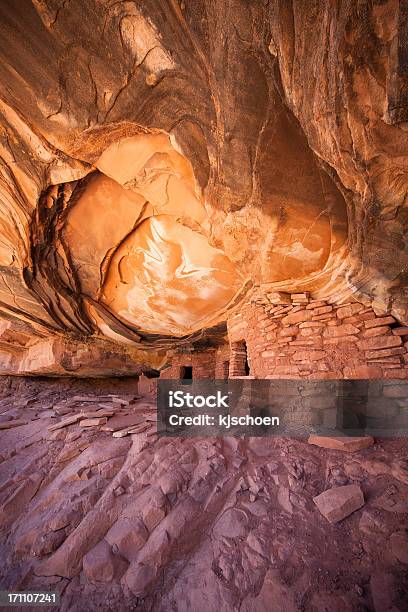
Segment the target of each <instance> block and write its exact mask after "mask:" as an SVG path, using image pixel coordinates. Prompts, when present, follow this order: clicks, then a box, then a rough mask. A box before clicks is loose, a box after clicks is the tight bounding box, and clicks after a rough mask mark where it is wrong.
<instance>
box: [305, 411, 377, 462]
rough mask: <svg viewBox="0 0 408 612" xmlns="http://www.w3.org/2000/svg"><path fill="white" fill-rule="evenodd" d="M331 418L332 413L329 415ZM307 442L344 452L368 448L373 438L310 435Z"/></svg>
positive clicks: (372, 442)
mask: <svg viewBox="0 0 408 612" xmlns="http://www.w3.org/2000/svg"><path fill="white" fill-rule="evenodd" d="M331 417H332V419H333V415H331ZM308 442H309V444H313V445H314V446H320V447H321V448H328V449H331V450H339V451H343V452H346V453H354V452H356V451H360V450H363V449H364V448H369V447H370V446H372V445H373V444H374V439H373V438H372V437H371V436H364V437H359V438H357V437H355V438H354V437H349V436H347V437H346V436H345V437H331V436H316V435H311V436H309V439H308Z"/></svg>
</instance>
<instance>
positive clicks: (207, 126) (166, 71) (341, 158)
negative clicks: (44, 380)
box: [0, 0, 408, 367]
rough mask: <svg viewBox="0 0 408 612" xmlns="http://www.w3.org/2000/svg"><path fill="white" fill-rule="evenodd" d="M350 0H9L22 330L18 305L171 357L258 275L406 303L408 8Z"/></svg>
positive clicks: (37, 330)
mask: <svg viewBox="0 0 408 612" xmlns="http://www.w3.org/2000/svg"><path fill="white" fill-rule="evenodd" d="M338 4H339V7H336V5H333V4H327V3H324V2H317V3H315V4H314V5H313V10H312V9H310V7H308V6H306V4H305V6H300V5H299V6H298V5H296V7H292V6H289V5H287V4H286V3H285V2H281V1H280V0H273V2H271V3H269V5H268V6H266V5H265V3H264V2H261V1H259V2H258V1H256V2H253V3H251V8H250V10H249V11H248V10H247V8H248V7H243V6H242V5H241V4H240V3H239V2H236V1H235V0H231V1H229V2H218V1H217V2H215V3H212V4H211V6H209V5H208V3H207V2H206V1H205V0H202V2H198V3H194V6H193V5H192V6H189V5H188V3H185V5H184V3H183V4H182V6H181V5H180V7H179V6H178V4H177V3H171V5H169V6H167V5H166V6H165V7H162V8H161V9H160V10H159V9H158V8H157V7H156V8H155V7H153V6H148V5H143V6H140V7H139V6H136V5H134V4H132V3H128V2H119V3H116V4H114V5H112V6H110V7H107V6H105V5H103V4H101V3H99V2H96V1H94V0H91V2H86V3H85V2H82V1H81V0H78V2H77V3H76V4H75V6H74V5H73V4H72V3H66V4H64V6H63V7H62V8H60V9H57V8H56V7H55V6H54V3H53V2H48V1H46V0H36V1H35V2H33V3H32V4H31V3H30V4H29V6H24V7H23V6H21V4H20V3H12V2H3V3H2V5H1V7H0V13H1V19H0V30H1V36H0V53H1V55H2V65H1V67H0V83H1V85H0V115H1V122H2V133H1V135H2V137H1V140H0V153H1V160H0V165H1V180H0V202H1V206H0V235H1V242H0V311H1V312H0V314H1V316H2V317H3V318H5V319H8V320H10V321H12V322H13V323H12V325H13V326H14V327H13V328H12V329H13V330H14V331H15V333H16V335H15V337H14V338H15V339H12V341H11V342H8V344H9V345H11V346H6V347H5V348H6V349H7V351H14V352H15V351H18V350H20V349H19V348H18V333H19V330H18V329H17V328H18V326H19V325H21V324H23V325H25V326H26V327H25V329H26V332H27V333H28V338H29V343H30V344H35V343H37V342H39V341H40V340H41V339H43V338H44V337H46V336H49V335H51V336H54V335H60V334H63V335H65V336H67V335H69V336H70V338H71V339H74V340H76V341H78V340H79V338H80V341H81V342H84V341H85V342H87V341H89V340H90V339H92V342H95V343H99V345H100V348H101V350H102V351H104V350H106V347H107V346H110V344H109V343H112V342H113V343H115V344H116V345H117V346H118V349H117V350H119V351H120V350H125V348H126V350H127V348H129V347H130V348H132V347H133V348H134V349H137V350H141V351H143V350H144V349H145V348H146V347H147V348H149V351H150V353H149V355H151V356H152V359H151V360H150V361H151V367H156V365H157V362H158V361H160V359H159V353H158V352H157V351H159V349H160V350H161V349H164V348H168V347H169V346H170V345H171V344H172V343H173V344H174V343H176V344H177V343H178V342H180V341H183V342H184V341H187V339H191V340H192V341H193V340H194V339H195V338H198V337H200V336H202V335H204V337H207V338H210V337H211V335H212V334H213V333H218V331H216V332H214V330H218V329H219V326H220V325H221V326H222V325H225V322H226V320H227V319H228V316H229V313H230V312H232V311H234V309H235V307H236V306H239V304H241V300H243V299H244V298H246V297H247V296H248V293H249V291H252V289H253V288H254V287H255V288H257V289H258V290H259V289H260V290H261V291H262V290H264V291H265V292H279V291H280V292H282V291H283V292H289V293H292V294H294V295H298V296H300V297H299V299H300V303H301V302H302V298H301V295H302V292H304V291H306V292H311V293H312V295H313V298H314V299H317V300H325V299H329V298H330V300H331V301H336V300H337V301H338V303H342V302H345V301H346V300H350V298H351V296H353V299H356V300H359V301H361V302H363V303H364V304H372V305H373V307H374V308H375V309H377V310H379V311H382V312H384V313H385V312H387V313H388V312H390V313H392V314H393V315H394V316H395V317H396V319H397V320H398V321H401V322H402V323H405V322H407V321H408V308H407V300H406V292H405V276H404V274H405V272H404V270H405V269H406V267H407V264H408V260H407V249H406V244H405V238H404V236H405V233H406V225H407V219H406V214H405V204H406V202H405V199H406V198H405V196H406V191H407V185H408V182H407V178H406V177H407V159H408V155H407V153H408V151H407V139H406V130H405V122H406V119H407V111H406V106H407V105H406V102H407V100H406V95H405V93H404V92H406V72H404V66H405V63H404V62H405V59H404V57H405V55H404V53H405V49H406V47H405V46H404V44H405V43H404V23H405V21H404V19H405V17H404V15H405V13H404V11H405V10H406V9H404V8H402V7H401V6H400V4H401V3H398V2H397V0H388V1H387V2H385V3H382V4H381V5H377V4H376V5H371V4H368V3H367V5H364V10H363V9H362V11H363V13H364V19H363V21H364V24H365V26H364V28H362V27H361V21H362V19H361V15H360V13H358V14H357V13H356V12H355V11H354V9H353V8H352V7H351V6H349V7H347V8H346V7H344V6H342V7H340V3H338ZM221 31H222V36H221V34H220V33H221ZM295 32H296V33H297V38H296V44H295ZM225 41H227V43H228V44H226V42H225ZM210 42H211V44H210ZM353 299H351V300H350V301H353ZM322 308H323V309H324V308H325V307H322ZM361 308H362V307H361ZM359 310H360V306H356V310H355V309H353V308H350V307H347V308H345V311H344V317H345V319H348V318H353V317H355V316H359V315H358V311H359ZM307 312H309V311H307ZM326 314H327V312H326V311H324V310H322V312H321V313H318V314H316V313H315V316H316V317H317V318H315V319H314V320H313V322H314V321H316V322H318V321H320V320H324V318H325V316H326ZM362 316H363V315H362ZM290 317H292V323H293V324H297V323H299V322H307V321H308V320H309V319H308V317H309V315H308V314H305V313H293V314H291V315H290ZM304 317H306V318H304ZM318 317H321V318H320V319H319V318H318ZM354 322H355V321H354V320H346V321H345V324H349V325H351V324H353V323H354ZM367 328H368V329H370V326H369V325H368V326H367ZM333 333H334V332H333ZM365 342H366V343H367V346H371V344H373V345H375V346H377V341H376V340H375V333H373V335H372V340H371V338H370V337H369V335H367V339H366V340H365ZM396 343H397V340H395V341H393V340H391V339H390V340H387V342H386V344H385V345H384V349H388V348H390V347H395V346H396ZM16 347H17V348H16ZM123 347H125V348H123ZM153 348H154V349H156V352H155V351H152V349H153ZM13 355H14V353H13ZM8 359H11V357H9V358H8ZM13 360H14V361H13V363H17V362H18V361H19V360H18V358H17V357H13ZM148 361H149V359H148ZM20 362H21V359H20ZM10 367H11V366H10ZM13 367H14V366H13Z"/></svg>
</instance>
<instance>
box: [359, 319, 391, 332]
mask: <svg viewBox="0 0 408 612" xmlns="http://www.w3.org/2000/svg"><path fill="white" fill-rule="evenodd" d="M393 323H396V321H395V319H394V317H376V318H375V319H372V320H371V321H365V323H364V326H365V327H366V328H367V329H370V328H371V327H381V326H382V325H392V324H393Z"/></svg>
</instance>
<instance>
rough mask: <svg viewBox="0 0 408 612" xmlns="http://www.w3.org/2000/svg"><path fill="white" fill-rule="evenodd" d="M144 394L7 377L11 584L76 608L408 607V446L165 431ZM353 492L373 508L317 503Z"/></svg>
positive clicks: (0, 512)
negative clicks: (329, 509) (324, 509)
mask: <svg viewBox="0 0 408 612" xmlns="http://www.w3.org/2000/svg"><path fill="white" fill-rule="evenodd" d="M135 390H136V383H135V382H134V380H132V379H127V380H123V381H119V380H98V381H86V380H83V381H73V380H66V381H64V382H61V380H57V379H55V380H50V379H48V380H46V379H45V380H39V379H38V380H35V379H32V380H24V379H5V380H4V382H3V386H2V389H1V392H0V397H1V399H0V427H2V428H3V429H2V430H1V431H0V452H1V463H0V523H1V529H2V532H1V533H2V535H1V544H0V558H1V559H2V563H1V568H0V571H1V588H2V589H13V590H17V589H18V590H20V591H21V590H39V589H41V590H47V591H58V592H60V593H61V600H62V605H61V610H78V611H79V610H81V611H82V610H84V609H89V610H94V609H102V610H119V609H120V610H134V609H140V610H155V611H163V612H164V611H166V612H167V611H170V610H174V611H189V612H190V611H194V612H195V611H198V612H200V611H201V610H206V611H214V612H215V611H217V612H218V611H230V610H240V611H241V610H242V611H245V612H246V611H248V612H249V611H251V612H252V611H263V610H272V611H273V612H275V611H280V610H285V611H288V612H291V611H295V610H305V611H318V612H320V611H330V612H333V611H339V612H340V611H342V612H343V611H353V610H375V611H377V612H384V611H386V610H389V611H394V612H397V611H401V612H402V611H404V610H407V609H408V573H407V566H408V531H407V530H406V528H407V526H408V523H407V518H408V462H407V460H406V456H407V449H408V442H407V441H406V440H376V443H375V445H374V446H373V447H371V448H368V449H365V450H361V451H358V452H354V453H345V452H341V451H336V450H328V449H324V448H318V447H316V446H312V445H309V444H307V442H306V441H300V440H295V439H288V438H279V439H277V438H276V439H271V438H247V439H244V438H241V439H234V438H222V439H221V438H220V439H198V438H195V439H191V438H190V439H180V438H158V437H157V436H156V434H155V431H156V425H155V404H154V402H153V401H152V400H149V399H148V398H143V397H142V398H137V395H136V393H135ZM95 412H96V413H99V414H96V415H95ZM101 415H103V416H101ZM69 419H71V421H72V422H71V423H70V424H69ZM84 421H85V422H84ZM16 422H17V424H16ZM64 424H65V425H64ZM4 428H6V429H4ZM129 430H131V432H132V431H133V433H131V432H130V433H129ZM345 485H356V487H354V488H353V490H357V489H358V490H361V491H362V493H363V496H364V503H363V506H362V507H361V508H359V509H357V510H355V511H354V512H351V513H350V514H348V516H346V518H344V519H343V520H340V521H339V522H336V523H330V522H329V521H328V520H327V519H326V518H325V516H323V514H321V512H320V511H319V509H318V507H317V505H316V504H315V503H314V501H313V498H315V497H316V496H318V495H320V494H321V493H322V492H324V491H327V490H330V489H333V488H334V487H343V486H345ZM334 490H335V491H336V501H335V503H336V504H337V506H338V507H336V508H334V511H335V512H337V511H338V510H339V509H340V511H343V510H344V508H345V507H346V506H344V505H343V506H342V504H344V503H345V501H344V499H343V500H342V498H341V496H342V492H344V491H345V490H346V489H340V490H338V489H334ZM347 490H349V488H348V489H347ZM339 491H340V493H339ZM346 505H347V504H346ZM348 511H349V510H347V508H346V512H348ZM25 609H26V610H27V608H25ZM54 609H55V608H54Z"/></svg>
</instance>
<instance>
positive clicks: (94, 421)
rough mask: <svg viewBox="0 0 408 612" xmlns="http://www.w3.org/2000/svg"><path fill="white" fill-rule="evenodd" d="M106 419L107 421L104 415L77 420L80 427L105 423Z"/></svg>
mask: <svg viewBox="0 0 408 612" xmlns="http://www.w3.org/2000/svg"><path fill="white" fill-rule="evenodd" d="M106 421H107V418H106V417H99V418H93V419H92V418H90V419H83V420H82V421H79V426H80V427H95V426H96V425H105V423H106Z"/></svg>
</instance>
